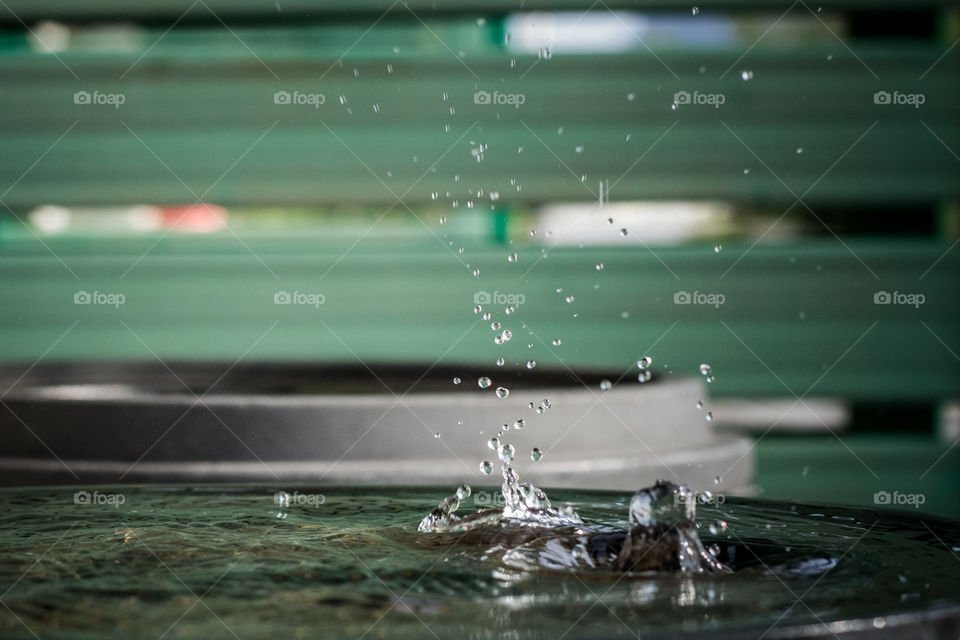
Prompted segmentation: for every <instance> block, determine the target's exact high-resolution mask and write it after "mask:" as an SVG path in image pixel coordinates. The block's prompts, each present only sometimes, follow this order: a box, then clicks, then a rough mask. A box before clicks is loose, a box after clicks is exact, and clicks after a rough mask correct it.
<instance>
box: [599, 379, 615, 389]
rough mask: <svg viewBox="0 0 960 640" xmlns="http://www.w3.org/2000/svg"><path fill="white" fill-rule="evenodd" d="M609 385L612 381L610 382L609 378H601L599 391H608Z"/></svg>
mask: <svg viewBox="0 0 960 640" xmlns="http://www.w3.org/2000/svg"><path fill="white" fill-rule="evenodd" d="M611 387H613V383H612V382H610V381H609V380H601V381H600V390H601V391H610V389H611Z"/></svg>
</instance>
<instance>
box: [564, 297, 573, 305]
mask: <svg viewBox="0 0 960 640" xmlns="http://www.w3.org/2000/svg"><path fill="white" fill-rule="evenodd" d="M566 301H567V304H570V303H571V302H573V301H574V297H573V296H567V297H566Z"/></svg>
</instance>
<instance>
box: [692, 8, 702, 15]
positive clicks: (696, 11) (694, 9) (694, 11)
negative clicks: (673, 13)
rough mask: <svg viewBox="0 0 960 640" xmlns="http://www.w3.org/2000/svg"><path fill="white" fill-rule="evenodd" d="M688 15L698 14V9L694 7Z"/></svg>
mask: <svg viewBox="0 0 960 640" xmlns="http://www.w3.org/2000/svg"><path fill="white" fill-rule="evenodd" d="M690 13H692V14H693V15H697V14H698V13H700V7H694V8H692V9H690Z"/></svg>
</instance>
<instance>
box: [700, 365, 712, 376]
mask: <svg viewBox="0 0 960 640" xmlns="http://www.w3.org/2000/svg"><path fill="white" fill-rule="evenodd" d="M710 371H712V369H711V368H710V365H708V364H706V363H704V364H701V365H700V375H702V376H708V375H710Z"/></svg>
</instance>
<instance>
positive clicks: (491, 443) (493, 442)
mask: <svg viewBox="0 0 960 640" xmlns="http://www.w3.org/2000/svg"><path fill="white" fill-rule="evenodd" d="M499 446H500V438H490V439H489V440H487V448H489V449H493V450H494V451H496V450H497V447H499Z"/></svg>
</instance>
